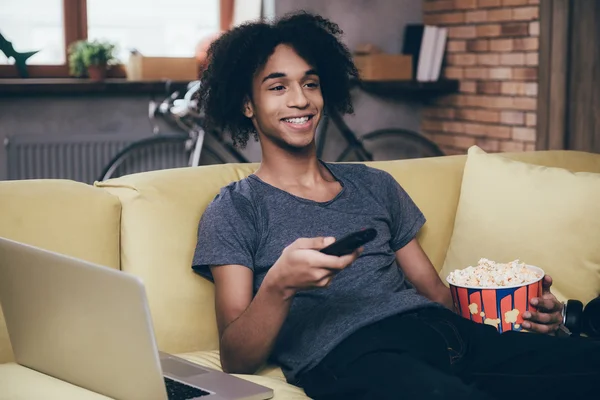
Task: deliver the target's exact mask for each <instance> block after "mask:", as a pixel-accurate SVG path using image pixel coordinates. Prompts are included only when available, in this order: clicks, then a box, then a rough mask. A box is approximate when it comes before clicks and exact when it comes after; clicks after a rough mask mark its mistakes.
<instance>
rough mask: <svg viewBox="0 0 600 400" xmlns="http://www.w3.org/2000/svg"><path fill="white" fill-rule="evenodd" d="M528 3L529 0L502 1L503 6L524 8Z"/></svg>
mask: <svg viewBox="0 0 600 400" xmlns="http://www.w3.org/2000/svg"><path fill="white" fill-rule="evenodd" d="M528 3H529V0H502V5H503V6H524V5H527V4H528Z"/></svg>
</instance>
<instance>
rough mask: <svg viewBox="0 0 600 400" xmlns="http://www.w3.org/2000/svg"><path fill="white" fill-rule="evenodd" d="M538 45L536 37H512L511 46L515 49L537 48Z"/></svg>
mask: <svg viewBox="0 0 600 400" xmlns="http://www.w3.org/2000/svg"><path fill="white" fill-rule="evenodd" d="M539 47H540V41H539V39H538V38H518V39H513V48H514V50H516V51H526V50H537V49H538V48H539Z"/></svg>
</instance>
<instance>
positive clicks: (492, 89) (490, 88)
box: [477, 81, 501, 94]
mask: <svg viewBox="0 0 600 400" xmlns="http://www.w3.org/2000/svg"><path fill="white" fill-rule="evenodd" d="M500 84H501V82H498V81H482V82H481V81H480V82H477V93H479V94H500Z"/></svg>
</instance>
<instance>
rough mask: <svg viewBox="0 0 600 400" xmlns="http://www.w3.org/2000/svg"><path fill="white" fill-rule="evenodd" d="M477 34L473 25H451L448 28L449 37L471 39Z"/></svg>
mask: <svg viewBox="0 0 600 400" xmlns="http://www.w3.org/2000/svg"><path fill="white" fill-rule="evenodd" d="M476 35H477V31H476V30H475V26H451V27H449V28H448V37H449V38H450V39H471V38H474V37H475V36H476Z"/></svg>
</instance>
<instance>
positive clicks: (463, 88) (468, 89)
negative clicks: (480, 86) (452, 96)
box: [459, 81, 477, 93]
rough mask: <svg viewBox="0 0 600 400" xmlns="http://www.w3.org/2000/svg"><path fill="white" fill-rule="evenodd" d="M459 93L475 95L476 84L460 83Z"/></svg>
mask: <svg viewBox="0 0 600 400" xmlns="http://www.w3.org/2000/svg"><path fill="white" fill-rule="evenodd" d="M459 91H460V92H461V93H477V84H476V83H475V82H474V81H461V82H460V87H459Z"/></svg>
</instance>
